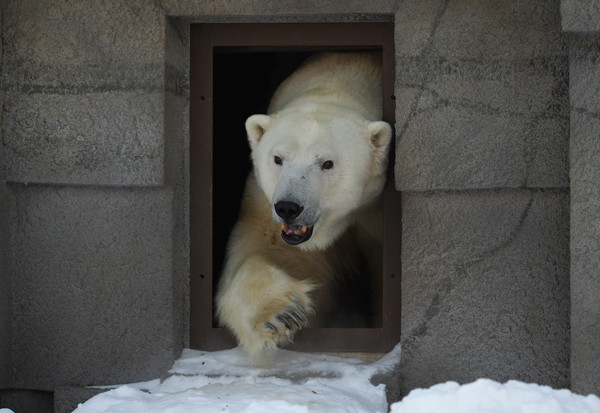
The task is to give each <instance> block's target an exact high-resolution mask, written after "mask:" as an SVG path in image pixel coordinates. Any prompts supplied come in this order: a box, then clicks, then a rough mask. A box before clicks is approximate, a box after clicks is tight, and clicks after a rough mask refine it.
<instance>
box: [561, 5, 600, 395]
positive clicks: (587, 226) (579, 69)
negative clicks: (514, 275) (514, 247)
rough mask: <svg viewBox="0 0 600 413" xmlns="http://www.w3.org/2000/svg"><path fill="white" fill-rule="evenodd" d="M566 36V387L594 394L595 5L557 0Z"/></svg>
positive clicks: (598, 152) (597, 360)
mask: <svg viewBox="0 0 600 413" xmlns="http://www.w3.org/2000/svg"><path fill="white" fill-rule="evenodd" d="M561 13H562V24H563V29H564V30H565V31H566V32H567V33H568V34H569V84H570V92H571V93H570V119H571V123H570V125H571V128H570V129H571V133H570V156H571V160H570V172H571V175H570V178H571V332H572V333H571V336H572V346H571V347H572V350H571V387H572V388H573V389H574V390H575V391H578V392H581V393H589V392H595V393H596V394H598V393H600V375H599V374H598V372H599V371H600V335H599V334H598V332H599V331H600V306H598V297H599V294H600V256H599V255H598V251H599V250H600V161H599V160H600V140H599V136H600V103H599V101H598V96H599V95H600V34H599V32H600V3H599V2H597V1H592V2H586V1H577V0H568V1H567V0H563V1H562V4H561Z"/></svg>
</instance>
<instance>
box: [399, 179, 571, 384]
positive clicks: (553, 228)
mask: <svg viewBox="0 0 600 413" xmlns="http://www.w3.org/2000/svg"><path fill="white" fill-rule="evenodd" d="M402 210H403V230H402V232H403V236H402V246H403V251H402V291H403V292H402V340H401V343H402V362H401V368H400V373H401V380H400V382H401V383H402V386H403V393H404V394H406V393H407V392H408V391H410V390H411V389H413V388H416V387H429V386H431V385H433V384H435V383H439V382H445V381H448V380H454V381H458V382H460V383H465V382H470V381H472V380H475V379H477V378H481V377H487V378H491V379H495V380H498V381H501V382H502V381H506V380H509V379H516V380H522V381H526V382H534V383H541V384H548V385H551V386H554V387H568V386H569V337H570V335H569V311H570V302H569V254H568V250H569V225H568V216H569V196H568V191H566V190H495V191H479V192H471V191H467V192H460V193H456V192H448V193H444V192H440V193H428V194H420V193H405V194H403V205H402Z"/></svg>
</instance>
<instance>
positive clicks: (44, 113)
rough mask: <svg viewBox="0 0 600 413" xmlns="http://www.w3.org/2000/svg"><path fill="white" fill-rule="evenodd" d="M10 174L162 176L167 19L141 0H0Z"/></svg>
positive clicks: (121, 179) (107, 181)
mask: <svg viewBox="0 0 600 413" xmlns="http://www.w3.org/2000/svg"><path fill="white" fill-rule="evenodd" d="M2 9H3V10H2V14H3V44H4V45H5V47H4V50H3V56H2V81H3V87H4V88H5V90H6V91H7V98H6V102H5V106H4V110H3V112H4V119H5V122H3V124H2V132H3V133H2V144H3V146H4V149H5V165H4V168H5V170H6V178H7V179H8V180H9V181H13V182H24V183H29V182H40V183H69V184H102V185H123V184H132V185H157V184H161V183H162V181H163V158H164V152H163V124H162V116H163V111H164V109H163V107H162V103H163V101H162V91H163V90H164V79H165V74H164V67H165V65H164V61H165V59H164V44H165V31H164V20H165V17H164V16H163V15H162V13H161V11H160V9H158V8H157V7H154V6H153V5H152V3H148V2H145V1H141V0H135V1H126V0H117V1H110V2H104V1H102V2H98V1H92V0H85V1H80V2H77V3H76V4H70V3H63V2H57V1H46V2H22V1H18V0H17V1H14V0H9V1H5V2H3V3H2Z"/></svg>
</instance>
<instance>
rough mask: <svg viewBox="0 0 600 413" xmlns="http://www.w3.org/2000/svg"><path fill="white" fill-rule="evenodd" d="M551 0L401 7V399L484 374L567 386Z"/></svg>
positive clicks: (563, 112)
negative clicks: (410, 393) (425, 388)
mask: <svg viewBox="0 0 600 413" xmlns="http://www.w3.org/2000/svg"><path fill="white" fill-rule="evenodd" d="M558 6H559V5H558V3H557V2H537V1H530V2H457V1H441V0H440V1H436V0H432V1H427V2H421V1H405V2H403V3H401V4H400V5H399V10H398V12H397V14H396V30H397V38H396V42H397V43H396V59H397V72H396V73H397V86H396V93H397V102H399V103H400V105H399V106H398V109H397V115H396V131H397V135H398V138H397V139H398V140H397V145H398V146H397V152H396V186H397V188H398V189H399V190H401V191H403V203H402V215H403V220H402V221H403V238H402V262H403V264H402V267H403V268H402V291H403V293H402V344H403V356H402V364H401V369H400V374H401V377H402V378H401V380H400V383H401V386H402V389H403V392H404V393H406V392H408V391H409V390H410V389H412V388H415V387H422V386H430V385H432V384H433V383H435V382H443V381H446V380H457V381H459V382H468V381H471V380H474V379H476V378H478V377H482V376H485V377H493V378H494V379H496V380H500V381H503V380H508V379H510V378H514V379H520V380H524V381H529V382H531V381H532V382H538V383H540V382H541V383H546V384H549V385H552V386H556V387H568V386H569V342H570V335H569V305H570V304H569V254H568V250H569V221H568V219H569V218H568V217H569V190H568V188H569V163H568V119H569V106H568V60H567V48H566V42H565V39H564V37H563V35H562V32H561V26H560V14H559V7H558ZM398 96H400V98H398Z"/></svg>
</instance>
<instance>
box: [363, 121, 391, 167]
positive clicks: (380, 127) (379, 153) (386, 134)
mask: <svg viewBox="0 0 600 413" xmlns="http://www.w3.org/2000/svg"><path fill="white" fill-rule="evenodd" d="M368 129H369V133H370V134H371V145H372V146H373V153H374V155H375V160H376V161H377V162H378V163H379V164H380V165H386V163H385V160H386V157H387V152H388V147H389V146H390V141H391V139H392V127H391V126H390V125H389V124H388V123H387V122H383V121H376V122H371V123H369V126H368Z"/></svg>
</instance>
